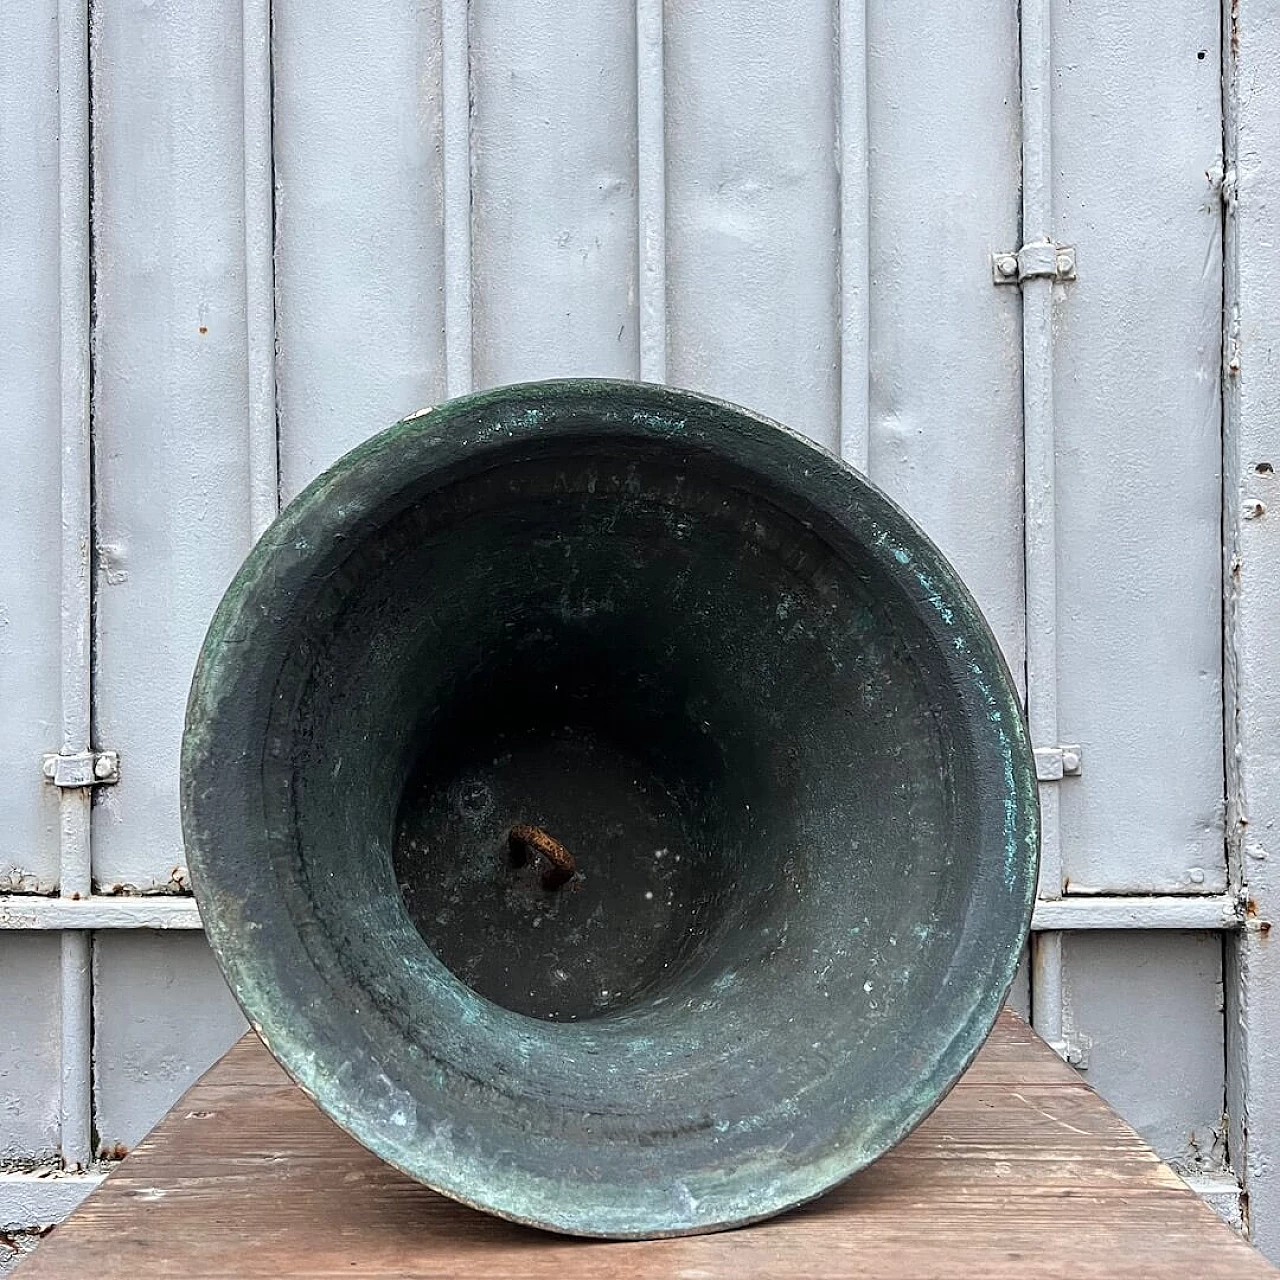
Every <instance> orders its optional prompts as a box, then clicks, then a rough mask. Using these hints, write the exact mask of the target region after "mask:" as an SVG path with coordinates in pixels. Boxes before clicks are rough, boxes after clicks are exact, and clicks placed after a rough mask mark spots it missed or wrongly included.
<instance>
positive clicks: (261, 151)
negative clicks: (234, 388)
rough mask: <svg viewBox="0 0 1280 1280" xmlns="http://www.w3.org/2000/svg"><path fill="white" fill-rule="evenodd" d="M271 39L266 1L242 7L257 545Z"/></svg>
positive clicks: (271, 377) (270, 417) (274, 476)
mask: <svg viewBox="0 0 1280 1280" xmlns="http://www.w3.org/2000/svg"><path fill="white" fill-rule="evenodd" d="M271 36H272V33H271V0H243V4H242V8H241V55H242V75H243V102H244V120H243V126H244V267H245V269H244V275H245V357H246V359H245V366H246V373H247V377H248V409H249V413H248V431H249V525H250V532H251V536H252V537H253V538H254V539H257V538H258V537H259V535H260V534H261V533H262V531H263V530H264V529H265V528H266V527H267V525H269V524H270V523H271V522H272V520H274V519H275V518H276V512H277V511H278V510H279V508H280V456H279V430H278V425H277V414H276V311H275V287H276V283H275V160H274V154H273V141H272V139H273V129H272V114H271V113H272V96H273V94H272V80H271Z"/></svg>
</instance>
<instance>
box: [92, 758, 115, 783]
mask: <svg viewBox="0 0 1280 1280" xmlns="http://www.w3.org/2000/svg"><path fill="white" fill-rule="evenodd" d="M114 772H115V761H114V760H112V759H111V757H110V756H105V755H104V756H99V757H98V758H97V759H96V760H95V761H94V762H93V776H94V777H95V778H109V777H111V775H112V774H113V773H114Z"/></svg>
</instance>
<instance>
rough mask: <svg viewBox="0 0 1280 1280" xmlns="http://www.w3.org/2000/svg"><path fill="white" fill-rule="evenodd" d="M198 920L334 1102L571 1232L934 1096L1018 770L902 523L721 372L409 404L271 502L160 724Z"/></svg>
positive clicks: (820, 1163) (999, 972) (659, 1229)
mask: <svg viewBox="0 0 1280 1280" xmlns="http://www.w3.org/2000/svg"><path fill="white" fill-rule="evenodd" d="M182 787H183V796H182V799H183V820H184V828H185V835H186V842H187V851H188V856H189V860H190V866H191V870H192V873H193V877H194V884H195V891H196V895H197V897H198V899H199V903H200V909H201V914H202V916H203V918H204V922H205V925H206V928H207V931H208V936H209V939H210V941H211V943H212V945H213V947H214V950H215V951H216V953H217V955H218V958H219V960H220V962H221V964H222V966H223V969H224V971H225V973H226V976H227V979H228V981H229V982H230V984H231V987H232V989H233V991H234V992H235V994H236V996H237V997H238V998H239V1000H240V1002H241V1004H242V1005H243V1007H244V1010H245V1012H246V1014H247V1015H248V1017H249V1019H250V1021H251V1022H252V1024H253V1025H254V1027H255V1028H256V1029H257V1031H258V1032H259V1034H260V1035H261V1036H262V1037H263V1039H264V1041H265V1042H266V1044H267V1045H268V1047H269V1048H270V1049H271V1051H272V1052H273V1053H274V1054H275V1055H276V1056H277V1057H278V1058H279V1060H280V1061H281V1063H282V1064H283V1065H284V1066H285V1067H286V1068H287V1069H288V1071H289V1072H290V1073H291V1074H292V1075H293V1076H294V1077H295V1078H296V1079H297V1080H298V1082H299V1083H300V1084H301V1085H302V1087H303V1088H304V1089H305V1090H306V1091H307V1092H308V1093H309V1094H311V1095H312V1096H313V1097H314V1098H315V1099H316V1101H317V1102H318V1103H319V1104H320V1106H321V1107H323V1108H324V1110H325V1111H327V1112H328V1113H329V1115H331V1116H332V1117H333V1118H334V1120H336V1121H337V1122H338V1124H340V1125H341V1126H342V1127H343V1128H344V1129H346V1130H347V1131H348V1132H350V1133H351V1134H352V1135H354V1136H355V1137H356V1138H358V1139H359V1140H360V1141H361V1142H362V1143H364V1144H365V1145H366V1146H367V1147H369V1148H370V1149H371V1150H372V1151H374V1152H376V1153H377V1154H378V1155H379V1156H381V1157H382V1158H384V1159H385V1160H387V1161H389V1162H390V1163H392V1164H393V1165H395V1166H397V1167H398V1168H400V1169H402V1170H404V1171H405V1172H406V1173H409V1174H411V1175H412V1176H413V1177H415V1178H418V1179H420V1180H421V1181H423V1182H425V1183H427V1184H428V1185H430V1186H432V1187H434V1188H437V1189H438V1190H440V1191H442V1192H444V1193H445V1194H446V1195H450V1196H453V1197H455V1198H456V1199H458V1200H461V1201H464V1202H466V1203H468V1204H472V1205H475V1206H477V1207H479V1208H482V1209H486V1210H489V1211H490V1212H492V1213H496V1214H500V1215H501V1216H503V1217H506V1218H510V1219H514V1220H515V1221H518V1222H524V1223H530V1224H533V1225H536V1226H540V1227H545V1228H550V1229H552V1230H556V1231H562V1232H570V1233H574V1234H578V1235H586V1236H606V1237H647V1236H663V1235H677V1234H681V1233H686V1232H699V1231H710V1230H715V1229H718V1228H723V1227H729V1226H734V1225H738V1224H741V1223H746V1222H750V1221H752V1220H754V1219H759V1218H764V1217H766V1216H768V1215H771V1214H774V1213H777V1212H779V1211H781V1210H783V1209H786V1208H788V1207H789V1206H792V1205H795V1204H799V1203H800V1202H802V1201H805V1200H808V1199H810V1198H812V1197H814V1196H817V1195H819V1194H821V1193H822V1192H823V1191H824V1190H826V1189H827V1188H828V1187H830V1186H832V1185H833V1184H834V1183H836V1182H839V1181H840V1180H842V1179H843V1178H846V1177H847V1176H848V1175H850V1174H851V1173H853V1172H855V1171H856V1170H858V1169H860V1168H862V1167H863V1166H864V1165H866V1164H867V1163H869V1162H870V1161H872V1160H874V1159H875V1158H876V1157H877V1156H879V1155H880V1154H882V1153H883V1152H884V1151H886V1150H887V1149H888V1148H889V1147H891V1146H892V1145H893V1144H894V1143H896V1142H897V1141H898V1140H899V1139H901V1138H902V1137H903V1136H904V1135H905V1134H906V1133H907V1132H908V1131H909V1130H910V1129H911V1128H912V1127H913V1126H914V1125H916V1124H917V1123H918V1122H919V1121H920V1120H921V1119H922V1118H923V1117H924V1116H925V1115H926V1114H927V1113H928V1112H929V1111H930V1110H931V1109H932V1108H933V1107H934V1106H935V1105H936V1104H937V1103H938V1101H939V1099H940V1098H941V1097H942V1096H943V1094H944V1093H945V1092H946V1091H947V1089H948V1088H949V1087H950V1086H951V1085H952V1084H953V1083H954V1082H955V1080H956V1078H957V1077H958V1076H959V1075H960V1073H961V1071H962V1070H963V1069H964V1067H965V1066H966V1065H967V1064H968V1062H969V1061H970V1059H971V1058H972V1057H973V1055H974V1053H975V1052H976V1051H977V1049H978V1047H979V1045H980V1044H981V1043H982V1041H983V1039H984V1037H985V1036H986V1034H987V1032H988V1030H989V1029H990V1027H991V1025H992V1023H993V1021H994V1019H995V1016H996V1013H997V1011H998V1009H999V1007H1000V1004H1001V1002H1002V1000H1003V999H1004V996H1005V994H1006V992H1007V990H1008V988H1009V985H1010V982H1011V980H1012V977H1013V974H1014V969H1015V967H1016V965H1017V962H1018V956H1019V953H1020V950H1021V948H1022V945H1023V942H1024V940H1025V938H1026V933H1027V929H1028V926H1029V922H1030V915H1031V907H1032V899H1033V893H1034V887H1035V879H1036V864H1037V851H1038V825H1037V824H1038V817H1037V807H1036V784H1035V770H1034V766H1033V761H1032V754H1031V749H1030V746H1029V743H1028V741H1027V736H1026V730H1025V727H1024V722H1023V717H1022V710H1021V707H1020V703H1019V699H1018V696H1017V693H1016V690H1015V688H1014V685H1013V682H1012V680H1011V679H1010V677H1009V673H1008V671H1007V670H1006V668H1005V665H1004V663H1003V661H1002V659H1001V656H1000V653H999V651H998V649H997V647H996V643H995V641H994V640H993V638H992V636H991V633H990V631H989V630H988V628H987V626H986V625H985V623H984V621H983V619H982V617H981V615H980V613H979V611H978V609H977V606H976V605H975V604H974V602H973V599H972V597H971V596H970V595H969V593H968V592H967V591H966V590H965V588H964V586H963V585H962V584H961V582H960V580H959V579H958V577H957V576H956V574H955V571H954V570H953V569H952V568H951V567H950V566H949V565H948V564H947V562H946V561H945V560H944V559H943V557H942V556H941V554H940V553H939V552H938V550H937V549H936V548H935V547H934V546H933V545H932V543H931V542H930V541H929V540H928V539H927V538H926V537H925V536H924V534H922V533H921V532H920V530H919V529H917V528H916V526H915V525H914V524H912V522H911V521H910V520H909V519H908V518H907V517H906V516H905V515H904V514H903V513H902V512H901V511H900V510H899V509H898V508H897V507H895V506H894V505H893V504H892V503H891V502H890V501H889V500H888V499H887V498H885V497H884V496H883V495H882V494H881V493H880V492H878V491H877V490H876V489H875V488H874V487H872V486H871V485H870V484H869V483H868V482H867V481H866V480H864V479H863V478H862V477H860V476H859V475H857V474H856V473H854V472H853V471H852V470H850V469H849V468H848V467H847V466H845V465H844V464H843V463H841V462H840V461H839V460H838V459H836V458H834V457H832V456H831V455H830V454H828V453H826V452H825V451H823V450H822V449H820V448H818V447H816V446H815V445H813V444H811V443H810V442H808V441H807V440H805V439H803V438H802V437H800V436H798V435H795V434H793V433H791V432H788V431H786V430H783V429H781V428H779V427H778V426H776V425H774V424H772V423H770V422H767V421H765V420H763V419H761V418H759V417H757V416H755V415H753V414H751V413H748V412H746V411H744V410H742V409H737V408H734V407H732V406H730V405H727V404H723V403H720V402H718V401H713V400H709V399H705V398H703V397H701V396H695V395H691V394H688V393H685V392H678V391H673V390H669V389H665V388H659V387H654V386H644V385H637V384H628V383H611V382H587V381H574V382H552V383H540V384H533V385H525V386H515V387H507V388H503V389H500V390H497V391H492V392H487V393H485V394H481V395H475V396H469V397H465V398H463V399H459V400H454V401H451V402H449V403H448V404H445V405H442V406H440V407H439V408H436V409H434V410H431V411H428V412H424V413H421V414H418V415H417V416H415V417H413V418H410V419H408V420H406V421H404V422H401V423H399V424H398V425H396V426H394V427H392V428H391V429H390V430H388V431H386V432H384V433H383V434H381V435H379V436H377V437H376V438H374V439H372V440H370V441H368V442H367V443H366V444H364V445H362V446H360V447H359V448H357V449H355V450H354V451H353V452H351V453H349V454H348V455H347V456H346V457H344V458H343V459H342V460H341V461H339V462H338V463H337V464H336V465H335V466H334V467H332V468H331V469H330V470H329V471H328V472H326V473H325V474H324V475H322V476H321V477H320V478H319V479H318V480H316V481H315V482H314V483H313V484H312V485H311V486H310V487H309V488H308V489H307V490H306V491H305V492H304V493H303V494H302V495H301V496H300V497H298V498H297V499H296V500H295V501H294V502H293V503H291V504H290V506H289V507H288V508H287V509H286V510H285V511H284V513H283V514H282V515H281V516H280V518H279V519H278V520H277V521H276V522H275V524H274V525H273V526H272V527H271V528H270V529H269V530H268V531H267V533H266V534H265V535H264V536H263V538H262V540H261V541H260V542H259V544H258V545H257V547H256V548H255V549H254V551H253V552H252V554H251V555H250V556H249V558H248V560H247V561H246V563H245V565H244V567H243V568H242V569H241V571H240V573H239V575H238V576H237V578H236V579H235V581H234V582H233V583H232V585H231V587H230V589H229V590H228V591H227V594H226V597H225V598H224V600H223V601H222V604H221V606H220V607H219V609H218V612H217V615H216V617H215V618H214V621H213V624H212V626H211V627H210V630H209V635H208V638H207V639H206V641H205V645H204V650H203V652H202V654H201V657H200V663H199V667H198V669H197V672H196V676H195V681H194V684H193V687H192V691H191V699H190V704H189V708H188V714H187V727H186V736H185V740H184V747H183V784H182Z"/></svg>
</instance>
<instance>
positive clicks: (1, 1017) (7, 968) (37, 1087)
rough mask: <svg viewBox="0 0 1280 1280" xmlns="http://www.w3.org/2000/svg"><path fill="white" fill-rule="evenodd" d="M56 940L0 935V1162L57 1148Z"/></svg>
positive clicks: (23, 1160) (44, 1156)
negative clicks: (0, 1028) (2, 1030)
mask: <svg viewBox="0 0 1280 1280" xmlns="http://www.w3.org/2000/svg"><path fill="white" fill-rule="evenodd" d="M58 966H59V952H58V939H57V937H55V936H50V935H41V934H29V933H15V934H8V935H3V934H0V1026H2V1027H4V1028H5V1031H4V1034H3V1035H0V1163H7V1162H9V1161H14V1160H16V1161H18V1162H19V1163H26V1162H28V1161H33V1160H45V1159H48V1158H50V1157H51V1156H53V1155H54V1154H55V1153H56V1152H57V1150H58V1101H59V1087H58V1071H57V1062H58V1054H59V1049H58V1036H59V1022H60V1017H59V1007H58Z"/></svg>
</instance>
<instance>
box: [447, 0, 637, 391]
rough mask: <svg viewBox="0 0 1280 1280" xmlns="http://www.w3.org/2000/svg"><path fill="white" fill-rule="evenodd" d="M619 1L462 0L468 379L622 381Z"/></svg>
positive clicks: (632, 116)
mask: <svg viewBox="0 0 1280 1280" xmlns="http://www.w3.org/2000/svg"><path fill="white" fill-rule="evenodd" d="M634 13H635V10H634V6H633V5H632V4H631V3H629V2H628V0H603V2H602V3H598V4H591V5H579V6H562V5H547V4H544V3H542V2H541V0H473V3H472V5H471V81H472V94H473V98H472V101H473V104H474V116H473V119H472V146H473V148H474V152H473V158H472V165H473V186H472V217H473V224H472V225H473V253H474V272H475V274H474V281H473V294H472V300H473V305H474V311H475V348H474V349H475V378H476V382H477V384H478V385H480V386H489V385H492V384H495V383H502V382H515V381H518V380H521V379H525V378H547V377H553V376H556V375H563V374H591V375H595V376H601V377H622V378H626V377H635V375H636V372H637V369H638V353H639V325H638V317H637V309H636V289H637V279H636V276H637V263H636V257H637V226H636V33H635V17H634Z"/></svg>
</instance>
